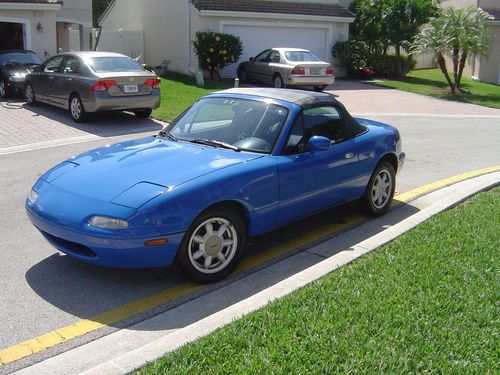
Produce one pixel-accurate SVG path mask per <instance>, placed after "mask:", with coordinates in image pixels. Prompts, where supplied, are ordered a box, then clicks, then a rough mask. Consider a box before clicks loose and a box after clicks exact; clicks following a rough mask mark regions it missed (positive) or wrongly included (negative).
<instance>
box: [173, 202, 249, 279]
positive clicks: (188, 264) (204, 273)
mask: <svg viewBox="0 0 500 375" xmlns="http://www.w3.org/2000/svg"><path fill="white" fill-rule="evenodd" d="M245 239H246V228H245V223H244V222H243V220H242V219H241V218H240V216H239V215H237V214H236V213H235V212H233V211H232V210H228V209H224V208H219V209H214V210H209V211H207V212H206V213H205V214H203V215H201V216H200V217H199V218H198V219H196V220H195V221H194V222H193V224H192V225H191V227H190V229H189V230H188V232H187V233H186V235H185V237H184V239H183V241H182V244H181V247H180V249H179V253H178V254H177V259H178V261H179V264H180V266H181V268H182V270H183V271H184V272H185V273H186V274H187V275H188V276H189V277H191V278H192V279H194V280H196V281H198V282H202V283H209V282H214V281H218V280H220V279H222V278H224V277H226V276H227V275H228V274H229V273H230V272H231V271H232V270H233V269H234V268H235V267H236V265H237V264H238V262H239V260H240V257H241V254H242V252H243V249H244V246H245Z"/></svg>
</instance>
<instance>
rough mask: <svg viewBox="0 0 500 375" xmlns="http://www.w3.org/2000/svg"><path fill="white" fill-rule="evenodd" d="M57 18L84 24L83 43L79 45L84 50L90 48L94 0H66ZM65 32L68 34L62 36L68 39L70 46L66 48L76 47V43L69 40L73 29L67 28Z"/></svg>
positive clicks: (62, 20) (60, 20)
mask: <svg viewBox="0 0 500 375" xmlns="http://www.w3.org/2000/svg"><path fill="white" fill-rule="evenodd" d="M56 20H57V21H58V22H67V23H75V24H78V25H82V32H83V37H82V45H81V46H80V45H79V47H80V49H82V50H88V49H90V43H89V40H90V38H89V34H90V33H91V32H92V0H64V2H63V7H62V9H61V10H60V11H58V12H57V14H56ZM61 32H63V30H61ZM64 32H65V34H66V35H65V36H63V37H62V38H64V39H68V43H67V46H68V47H67V48H65V49H67V50H71V49H74V48H73V47H74V46H75V43H71V42H70V41H69V40H70V34H71V31H69V30H65V31H64ZM59 37H61V34H59Z"/></svg>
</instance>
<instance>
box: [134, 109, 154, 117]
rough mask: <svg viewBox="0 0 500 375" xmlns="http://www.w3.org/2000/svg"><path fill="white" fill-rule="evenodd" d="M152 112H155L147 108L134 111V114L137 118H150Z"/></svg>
mask: <svg viewBox="0 0 500 375" xmlns="http://www.w3.org/2000/svg"><path fill="white" fill-rule="evenodd" d="M152 112H153V110H152V109H151V108H145V109H138V110H137V111H134V114H135V115H136V117H139V118H148V117H149V116H151V113H152Z"/></svg>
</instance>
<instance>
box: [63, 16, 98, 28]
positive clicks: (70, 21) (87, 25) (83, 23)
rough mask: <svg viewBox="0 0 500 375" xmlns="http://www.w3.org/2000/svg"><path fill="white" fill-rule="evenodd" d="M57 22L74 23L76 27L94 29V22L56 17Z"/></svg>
mask: <svg viewBox="0 0 500 375" xmlns="http://www.w3.org/2000/svg"><path fill="white" fill-rule="evenodd" d="M56 22H66V23H73V24H76V25H82V26H83V27H86V28H92V22H82V20H77V19H75V18H64V17H56Z"/></svg>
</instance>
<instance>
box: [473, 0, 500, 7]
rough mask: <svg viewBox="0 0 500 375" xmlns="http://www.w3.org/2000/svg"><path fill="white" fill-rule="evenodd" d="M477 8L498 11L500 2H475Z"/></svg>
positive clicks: (489, 0) (495, 0)
mask: <svg viewBox="0 0 500 375" xmlns="http://www.w3.org/2000/svg"><path fill="white" fill-rule="evenodd" d="M477 1H478V6H479V7H481V8H491V9H500V1H498V0H477Z"/></svg>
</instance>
